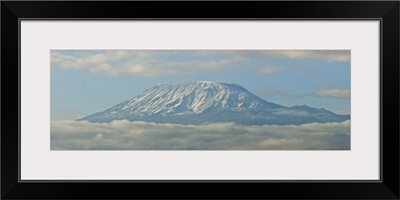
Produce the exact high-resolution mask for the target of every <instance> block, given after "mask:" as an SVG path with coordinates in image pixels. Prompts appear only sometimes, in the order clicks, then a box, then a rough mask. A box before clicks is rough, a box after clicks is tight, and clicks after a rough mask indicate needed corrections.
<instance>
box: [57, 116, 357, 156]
mask: <svg viewBox="0 0 400 200" xmlns="http://www.w3.org/2000/svg"><path fill="white" fill-rule="evenodd" d="M349 149H350V120H347V121H344V122H340V123H311V124H303V125H299V126H297V125H286V126H279V125H263V126H243V125H237V124H234V123H218V124H208V125H177V124H156V123H147V122H129V121H127V120H118V121H113V122H111V123H90V122H87V121H53V122H52V123H51V150H349Z"/></svg>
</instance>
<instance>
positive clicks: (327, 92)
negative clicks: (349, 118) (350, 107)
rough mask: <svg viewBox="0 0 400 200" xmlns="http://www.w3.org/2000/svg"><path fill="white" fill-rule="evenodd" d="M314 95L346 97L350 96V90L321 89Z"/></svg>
mask: <svg viewBox="0 0 400 200" xmlns="http://www.w3.org/2000/svg"><path fill="white" fill-rule="evenodd" d="M315 95H316V96H320V97H331V98H340V99H348V98H350V90H340V89H331V90H321V91H318V92H316V93H315Z"/></svg>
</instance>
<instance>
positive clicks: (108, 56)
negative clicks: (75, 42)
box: [51, 50, 234, 76]
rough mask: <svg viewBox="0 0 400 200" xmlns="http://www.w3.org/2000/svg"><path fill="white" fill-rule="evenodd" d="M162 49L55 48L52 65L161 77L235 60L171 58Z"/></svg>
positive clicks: (232, 62)
mask: <svg viewBox="0 0 400 200" xmlns="http://www.w3.org/2000/svg"><path fill="white" fill-rule="evenodd" d="M159 54H160V51H117V50H116V51H104V52H103V53H94V54H88V55H85V54H83V53H82V54H81V55H75V56H71V55H65V54H62V53H58V52H57V51H53V52H52V53H51V64H52V66H54V67H59V68H61V69H69V70H88V71H90V72H92V73H94V74H98V75H102V76H117V75H120V74H131V75H140V76H160V75H175V74H194V73H198V72H201V71H204V70H207V69H218V68H222V67H227V66H231V65H233V64H234V60H230V59H214V60H190V61H179V62H178V61H168V60H162V59H160V58H159V57H162V56H163V55H161V56H160V55H159Z"/></svg>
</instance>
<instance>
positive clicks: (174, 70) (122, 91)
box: [50, 50, 351, 151]
mask: <svg viewBox="0 0 400 200" xmlns="http://www.w3.org/2000/svg"><path fill="white" fill-rule="evenodd" d="M350 61H351V52H350V50H51V52H50V64H51V66H50V103H51V105H50V120H51V121H50V142H51V144H50V147H51V150H208V151H210V150H350V149H351V146H350V143H351V142H350V141H351V140H350V138H351V134H350V124H351V123H350V118H351V117H350V116H351V115H350V114H351V113H350V63H351V62H350Z"/></svg>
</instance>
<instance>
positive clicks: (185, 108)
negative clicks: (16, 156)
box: [77, 81, 350, 125]
mask: <svg viewBox="0 0 400 200" xmlns="http://www.w3.org/2000/svg"><path fill="white" fill-rule="evenodd" d="M122 119H126V120H129V121H145V122H156V123H177V124H193V125H198V124H207V123H220V122H234V123H238V124H244V125H263V124H278V125H286V124H296V125H298V124H304V123H312V122H340V121H345V120H347V119H350V116H348V115H336V114H335V113H333V112H331V111H328V110H326V109H323V108H312V107H309V106H305V105H302V106H293V107H286V106H282V105H279V104H276V103H272V102H269V101H267V100H265V99H263V98H261V97H259V96H257V95H255V94H253V93H251V92H250V91H248V90H247V89H245V88H244V87H242V86H241V85H238V84H236V83H229V82H223V81H196V82H188V83H177V84H158V85H156V86H154V87H152V88H149V89H147V90H145V91H144V92H143V93H141V94H139V95H138V96H136V97H133V98H131V99H129V100H126V101H124V102H122V103H120V104H117V105H115V106H112V107H111V108H109V109H106V110H104V111H101V112H97V113H94V114H92V115H88V116H85V117H82V118H79V119H77V120H79V121H83V120H86V121H89V122H111V121H113V120H122Z"/></svg>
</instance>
